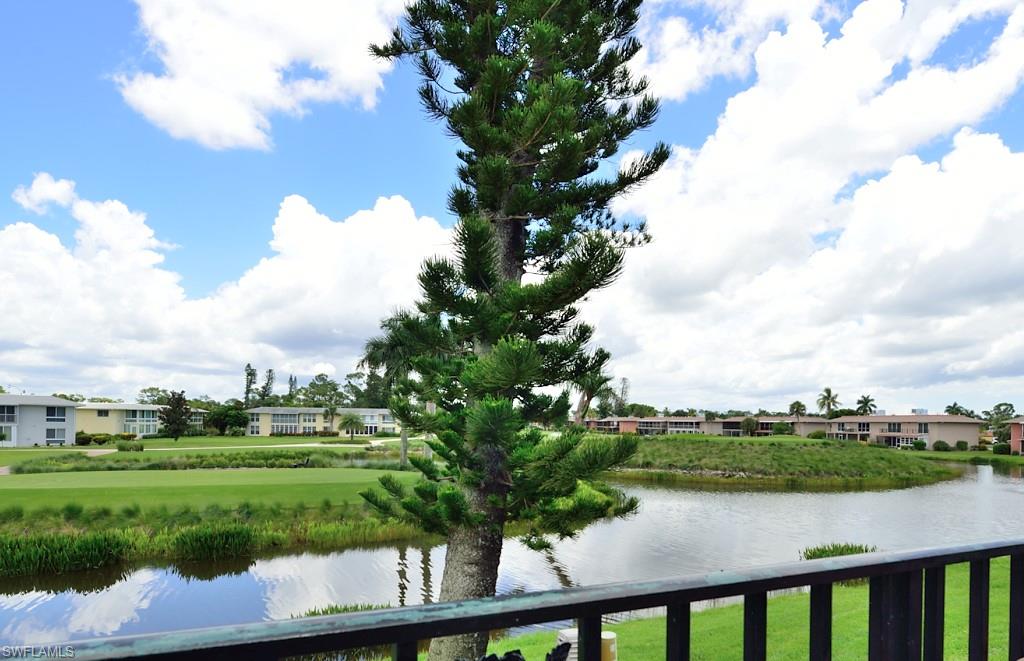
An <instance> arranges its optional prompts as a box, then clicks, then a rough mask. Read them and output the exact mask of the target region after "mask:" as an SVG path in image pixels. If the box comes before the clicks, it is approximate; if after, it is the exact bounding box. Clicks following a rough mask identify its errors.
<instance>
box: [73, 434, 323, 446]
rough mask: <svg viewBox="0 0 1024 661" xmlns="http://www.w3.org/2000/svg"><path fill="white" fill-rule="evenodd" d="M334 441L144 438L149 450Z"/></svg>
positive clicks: (295, 438) (206, 437) (309, 439)
mask: <svg viewBox="0 0 1024 661" xmlns="http://www.w3.org/2000/svg"><path fill="white" fill-rule="evenodd" d="M333 440H336V439H334V438H330V437H325V438H321V437H319V436H184V437H182V438H179V439H178V440H177V441H175V440H174V439H172V438H144V439H142V443H143V445H145V446H146V447H147V448H230V447H238V446H246V445H249V446H253V445H306V444H309V443H320V442H321V441H333ZM90 447H91V446H90ZM100 447H102V446H100Z"/></svg>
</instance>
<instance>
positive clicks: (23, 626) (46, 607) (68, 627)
mask: <svg viewBox="0 0 1024 661" xmlns="http://www.w3.org/2000/svg"><path fill="white" fill-rule="evenodd" d="M164 578H165V574H164V572H162V571H160V570H154V569H140V570H138V571H135V572H132V573H131V574H129V575H128V576H126V577H125V578H124V580H122V581H119V582H118V583H116V584H114V585H112V586H111V587H109V588H105V589H103V590H98V591H96V592H92V593H88V594H76V593H72V594H65V595H60V598H59V599H57V598H55V597H57V595H53V594H44V593H35V592H31V593H26V594H23V595H14V596H7V597H3V598H0V608H3V609H4V610H11V611H16V612H17V616H16V617H15V618H13V619H12V620H11V622H9V623H8V624H7V625H6V626H5V627H4V628H3V629H2V630H0V639H2V640H3V641H4V642H9V643H14V644H41V643H49V642H62V641H65V640H69V639H71V638H88V637H92V636H106V635H110V634H112V633H115V632H117V631H118V630H119V629H120V628H121V627H123V626H124V625H125V623H127V622H136V621H138V620H139V611H142V610H145V609H146V608H148V607H149V604H150V602H151V601H152V599H153V596H154V594H156V592H157V591H158V590H159V589H160V587H161V586H162V585H163V582H164V581H163V580H162V579H164Z"/></svg>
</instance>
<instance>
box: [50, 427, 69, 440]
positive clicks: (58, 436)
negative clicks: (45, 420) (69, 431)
mask: <svg viewBox="0 0 1024 661" xmlns="http://www.w3.org/2000/svg"><path fill="white" fill-rule="evenodd" d="M64 431H65V430H64V428H63V427H60V428H57V429H47V430H46V442H47V443H63V442H64Z"/></svg>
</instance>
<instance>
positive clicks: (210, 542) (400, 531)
mask: <svg viewBox="0 0 1024 661" xmlns="http://www.w3.org/2000/svg"><path fill="white" fill-rule="evenodd" d="M420 536H422V533H420V532H418V531H417V530H415V529H413V528H411V527H409V526H406V525H403V524H396V523H393V522H390V523H385V522H382V521H380V520H379V519H376V518H373V517H370V516H368V515H367V514H366V510H365V509H364V508H363V507H362V506H361V505H352V504H348V503H341V504H335V503H332V502H331V501H329V500H322V501H320V502H317V503H313V504H311V505H308V506H307V505H305V504H303V503H296V504H294V505H292V506H290V507H286V506H284V505H281V504H280V503H272V504H259V503H249V502H245V503H241V504H240V505H238V506H236V507H231V508H225V507H221V506H219V505H209V506H207V507H205V508H202V509H197V508H193V507H189V506H181V507H176V508H174V509H171V508H168V507H167V506H160V507H153V508H148V509H144V508H142V507H140V506H139V505H137V504H130V505H124V506H122V507H120V508H117V509H113V508H110V507H102V506H99V507H82V506H81V505H78V504H76V503H68V504H66V505H64V506H63V507H60V508H52V507H47V508H42V509H34V510H25V509H24V508H22V507H19V506H17V505H14V506H8V507H5V508H4V509H0V577H5V576H23V575H32V574H56V573H63V572H68V571H77V570H83V569H95V568H99V567H105V566H111V565H119V564H123V563H129V564H130V563H135V562H141V561H194V560H203V561H208V560H218V559H225V558H247V557H252V556H254V555H256V554H259V553H266V552H271V551H274V550H282V551H283V550H288V549H300V548H301V549H320V550H337V549H343V548H348V547H352V546H361V545H366V544H373V543H382V542H389V541H396V540H399V539H413V538H416V537H420Z"/></svg>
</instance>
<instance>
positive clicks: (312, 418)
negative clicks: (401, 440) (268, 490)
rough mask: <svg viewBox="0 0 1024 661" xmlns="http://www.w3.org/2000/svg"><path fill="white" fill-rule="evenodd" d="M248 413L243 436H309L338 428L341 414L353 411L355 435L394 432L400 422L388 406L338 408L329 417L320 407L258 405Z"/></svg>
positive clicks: (338, 430) (396, 431) (247, 410)
mask: <svg viewBox="0 0 1024 661" xmlns="http://www.w3.org/2000/svg"><path fill="white" fill-rule="evenodd" d="M245 412H246V413H248V414H249V425H248V426H247V427H246V430H245V433H246V435H247V436H284V435H303V434H304V435H307V436H313V435H316V434H319V433H321V432H340V431H342V430H341V429H340V422H341V418H342V416H345V415H348V414H350V413H354V414H355V415H358V416H359V417H361V418H362V420H363V428H362V429H360V430H358V431H356V435H357V436H373V435H374V434H376V433H377V432H387V433H392V434H393V433H398V432H399V431H401V426H400V425H399V424H398V421H397V420H395V418H394V416H393V415H391V411H389V410H388V409H362V408H344V409H338V410H337V412H336V413H335V414H334V416H333V418H332V417H330V416H326V415H324V408H323V407H319V408H317V407H300V406H258V407H256V408H252V409H246V411H245Z"/></svg>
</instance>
